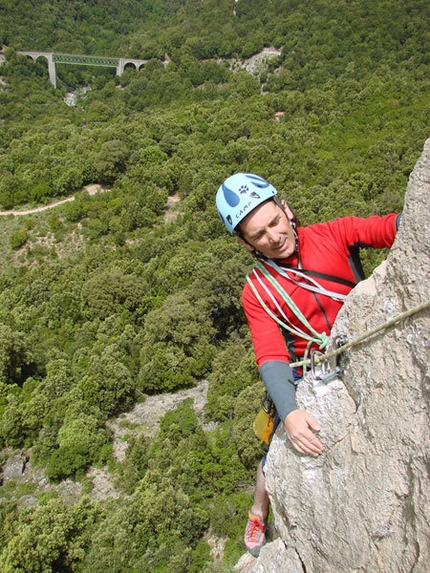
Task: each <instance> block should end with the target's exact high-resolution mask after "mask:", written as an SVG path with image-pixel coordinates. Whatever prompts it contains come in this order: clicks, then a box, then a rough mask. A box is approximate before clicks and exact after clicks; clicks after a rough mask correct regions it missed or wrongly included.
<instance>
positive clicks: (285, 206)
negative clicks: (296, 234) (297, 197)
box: [281, 199, 294, 221]
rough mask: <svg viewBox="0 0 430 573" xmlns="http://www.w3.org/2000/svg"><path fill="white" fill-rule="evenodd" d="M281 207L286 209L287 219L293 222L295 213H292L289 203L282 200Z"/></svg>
mask: <svg viewBox="0 0 430 573" xmlns="http://www.w3.org/2000/svg"><path fill="white" fill-rule="evenodd" d="M281 205H282V207H283V208H284V210H285V212H286V214H287V217H288V218H289V220H290V221H292V220H293V219H294V213H293V212H292V211H291V209H290V208H289V207H288V203H287V202H286V201H285V199H282V200H281Z"/></svg>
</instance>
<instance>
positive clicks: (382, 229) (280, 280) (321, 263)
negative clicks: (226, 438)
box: [216, 173, 400, 557]
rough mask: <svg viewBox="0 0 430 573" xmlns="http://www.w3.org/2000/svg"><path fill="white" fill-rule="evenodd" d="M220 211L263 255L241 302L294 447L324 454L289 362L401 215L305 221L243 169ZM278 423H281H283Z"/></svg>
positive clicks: (320, 328)
mask: <svg viewBox="0 0 430 573" xmlns="http://www.w3.org/2000/svg"><path fill="white" fill-rule="evenodd" d="M216 205H217V209H218V213H219V215H220V217H221V220H222V221H223V223H224V225H225V227H226V228H227V230H228V231H229V233H230V234H232V235H236V237H237V240H238V241H239V242H240V243H241V244H242V245H244V246H245V248H246V249H248V250H249V251H250V253H252V254H253V255H254V256H255V258H256V264H255V266H254V268H253V270H252V271H251V273H250V274H249V275H248V277H247V282H246V284H245V286H244V288H243V293H242V303H243V308H244V311H245V315H246V318H247V321H248V326H249V329H250V333H251V339H252V343H253V347H254V353H255V358H256V362H257V365H258V368H259V374H260V377H261V379H262V381H263V382H264V384H265V386H266V389H267V391H268V393H269V395H270V397H271V399H272V401H273V403H274V405H275V408H276V412H277V420H278V421H282V423H283V424H284V428H285V431H286V434H287V436H288V438H289V440H290V441H291V443H292V445H293V446H294V448H295V449H296V450H297V451H298V452H299V453H300V454H302V455H310V456H314V457H317V456H319V455H320V454H321V453H322V452H323V449H324V446H323V444H322V442H321V440H320V439H319V437H318V432H319V431H320V426H319V424H318V421H317V420H316V419H315V418H314V417H313V416H311V414H309V413H308V412H306V411H304V410H300V409H299V408H298V406H297V404H296V401H295V388H296V384H297V383H298V380H299V379H300V378H301V376H302V371H301V370H299V369H294V370H293V369H292V368H291V367H290V366H289V363H291V362H294V361H296V360H297V359H300V358H302V357H306V356H307V355H308V354H309V352H310V351H311V350H313V349H315V350H316V349H319V350H321V351H323V350H324V349H325V346H326V344H327V339H328V335H329V334H330V331H331V328H332V326H333V323H334V320H335V318H336V316H337V314H338V312H339V310H340V308H341V307H342V305H343V302H344V300H345V298H346V296H347V294H348V293H349V292H350V291H351V289H352V288H353V287H354V286H355V284H356V283H357V282H358V281H360V280H361V279H362V278H363V271H362V267H361V264H360V261H359V258H358V250H359V247H374V248H385V247H391V245H392V243H393V241H394V238H395V235H396V231H397V228H398V224H399V221H400V215H397V214H390V215H386V216H384V217H380V216H376V215H374V216H371V217H369V218H359V217H353V216H350V217H343V218H339V219H336V220H334V221H329V222H326V223H322V224H314V225H310V226H308V227H300V226H299V224H298V221H297V217H296V215H295V214H294V212H293V211H292V209H291V208H290V206H289V205H288V204H287V203H286V202H285V201H281V200H280V199H279V197H278V192H277V190H276V189H275V187H273V185H271V184H270V183H268V182H267V181H266V180H264V179H263V178H262V177H260V176H258V175H255V174H252V173H236V174H234V175H232V176H230V177H228V178H227V179H226V180H225V181H224V183H222V185H221V186H220V187H219V189H218V192H217V196H216ZM276 425H277V423H275V427H274V430H276ZM264 464H265V456H264V457H263V459H262V461H261V462H260V464H259V467H258V470H257V480H256V485H255V491H254V503H253V505H252V508H251V510H250V512H249V516H248V522H247V526H246V529H245V535H244V541H245V545H246V547H247V549H248V550H249V552H250V553H251V554H252V555H254V556H255V557H257V556H258V555H259V552H260V549H261V547H262V546H263V545H264V543H265V542H266V534H265V532H266V522H267V517H268V514H269V497H268V494H267V492H266V488H265V476H264Z"/></svg>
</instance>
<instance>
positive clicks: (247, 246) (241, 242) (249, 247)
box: [236, 237, 255, 253]
mask: <svg viewBox="0 0 430 573" xmlns="http://www.w3.org/2000/svg"><path fill="white" fill-rule="evenodd" d="M236 239H237V241H238V242H239V243H240V244H241V245H244V246H245V247H246V248H247V249H248V251H249V252H250V253H252V252H254V251H255V249H254V247H253V246H252V245H250V244H249V243H247V242H246V241H245V239H242V237H236Z"/></svg>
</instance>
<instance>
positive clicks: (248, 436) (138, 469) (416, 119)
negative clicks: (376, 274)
mask: <svg viewBox="0 0 430 573" xmlns="http://www.w3.org/2000/svg"><path fill="white" fill-rule="evenodd" d="M429 12H430V8H429V4H428V2H425V1H424V0H408V1H407V2H404V1H402V0H380V1H378V2H375V1H374V0H373V1H371V0H313V1H308V0H268V1H267V2H265V3H262V2H257V1H256V0H247V1H245V0H237V1H235V0H217V1H215V0H204V1H201V0H198V1H197V0H180V1H176V2H173V1H172V0H142V1H140V0H115V1H112V0H104V1H103V2H101V1H100V0H76V1H74V2H70V1H66V0H49V1H48V0H46V1H45V0H43V1H40V2H35V1H31V0H14V1H12V0H0V42H1V43H2V45H3V54H4V61H3V63H1V65H0V172H1V178H0V211H1V212H2V214H1V215H0V234H1V242H0V257H1V263H2V264H1V267H0V448H1V452H0V464H3V466H4V464H5V463H6V461H7V460H8V458H10V457H11V456H13V455H14V454H16V453H20V452H21V453H24V454H25V456H27V458H28V459H29V460H31V466H32V467H33V468H37V469H38V470H39V471H41V472H43V476H45V478H46V480H47V481H48V483H49V484H50V485H51V486H52V487H48V488H41V487H40V486H39V485H38V483H36V482H34V481H27V482H25V483H23V482H22V481H20V480H10V481H7V482H5V483H2V486H1V490H0V570H1V572H2V573H12V572H16V573H18V572H20V573H50V572H52V573H54V572H55V573H75V572H76V573H106V572H109V573H185V572H189V573H226V572H230V571H232V570H233V567H234V564H235V563H236V562H237V561H238V559H239V558H240V556H241V555H242V553H243V552H244V546H243V542H242V535H243V528H244V526H245V524H246V519H247V511H248V508H249V506H250V504H251V500H252V497H251V496H252V487H253V483H254V477H255V470H256V467H257V465H258V461H259V459H260V456H261V451H260V448H259V444H258V441H257V439H256V438H255V436H254V434H253V430H252V420H253V418H254V417H255V414H256V412H257V411H258V407H259V403H260V400H261V398H262V394H263V387H262V383H261V382H260V381H259V378H258V371H257V368H256V365H255V363H254V355H253V350H252V346H251V342H250V337H249V334H248V329H247V325H246V321H245V317H244V314H243V311H242V308H241V291H242V287H243V284H244V282H245V276H246V274H247V272H249V270H250V269H251V268H252V264H253V259H252V257H251V256H250V255H249V253H248V251H246V250H245V249H244V248H243V247H242V246H241V245H239V244H238V243H237V242H236V241H235V240H234V239H232V238H231V237H230V236H229V235H228V233H227V232H226V231H225V228H224V227H223V225H222V223H221V221H220V220H219V217H218V215H217V212H216V208H215V201H214V199H215V194H216V191H217V188H218V186H219V185H220V183H221V182H222V181H223V180H224V179H225V178H226V177H227V176H228V175H230V174H232V173H234V172H236V171H251V172H254V173H258V174H260V175H261V176H263V177H265V178H266V179H268V180H269V181H270V182H271V183H272V184H273V185H275V187H276V188H277V189H278V190H279V192H280V195H281V197H283V198H285V199H287V200H288V202H289V204H290V205H291V206H292V207H293V208H294V210H295V211H296V212H297V214H298V216H299V219H300V222H301V224H302V225H308V224H311V223H315V222H320V221H325V220H328V219H334V218H335V217H338V216H343V215H352V214H353V215H358V216H369V215H371V214H385V213H389V212H400V211H401V210H402V208H403V199H404V194H405V191H406V186H407V182H408V176H409V174H410V172H411V171H412V169H413V167H414V165H415V162H416V161H417V159H418V157H419V156H420V153H421V150H422V147H423V144H424V141H425V140H426V138H427V137H428V136H429V107H430V106H429V103H430V80H429V74H428V59H429V50H428V47H429V45H430V42H429V40H430V33H429V28H428V21H429V16H430V13H429ZM268 48H271V49H272V51H273V52H275V55H272V56H271V57H269V56H267V57H266V58H263V59H262V60H261V65H260V66H258V67H257V69H255V68H254V69H251V70H250V69H248V67H247V62H249V59H250V58H252V57H253V56H256V55H257V54H261V52H262V51H263V50H264V49H268ZM21 50H23V51H30V50H34V51H35V50H38V51H52V52H58V53H74V54H89V55H91V54H92V55H100V56H101V55H111V56H117V57H132V58H139V59H147V60H148V62H147V64H146V65H145V66H144V67H143V69H141V71H139V72H137V71H135V70H133V69H127V70H126V71H125V72H124V73H123V74H122V75H121V76H116V75H115V71H114V69H108V68H96V67H84V66H81V67H79V66H78V67H76V66H68V65H65V64H63V65H60V64H59V65H57V76H58V78H57V89H55V88H54V87H53V86H52V85H51V84H50V82H49V79H48V70H47V66H46V62H44V61H43V60H40V59H39V60H38V61H37V62H33V61H32V60H31V59H29V58H26V57H25V56H22V55H20V54H19V53H18V52H19V51H21ZM83 88H84V89H83ZM69 92H74V93H75V94H77V95H76V103H75V105H67V104H66V103H65V97H66V94H67V93H69ZM95 184H97V185H99V186H101V190H102V192H99V193H96V194H91V193H89V192H88V190H87V189H88V186H90V185H95ZM72 195H73V196H74V200H73V201H69V202H67V203H63V204H61V205H59V206H57V207H55V208H52V209H47V210H45V211H35V212H33V213H29V214H27V215H23V214H21V215H17V216H15V215H13V214H12V213H10V214H8V213H7V212H8V211H12V210H15V211H16V210H18V211H24V210H32V209H35V208H37V207H41V206H49V205H50V204H51V203H53V202H55V201H60V200H62V199H66V198H69V197H71V196H72ZM385 255H386V253H374V252H369V251H364V250H363V252H362V260H363V265H364V268H365V270H366V273H367V274H369V273H370V272H371V271H372V269H373V268H374V267H375V266H376V265H377V264H378V263H379V262H380V261H381V260H382V258H383V257H384V256H385ZM202 380H208V382H209V387H208V396H207V403H206V406H205V409H204V415H203V421H204V422H205V423H208V424H209V423H211V425H210V428H211V429H209V430H208V429H204V428H203V426H202V420H201V419H199V417H198V416H197V415H196V413H195V411H194V408H193V404H192V401H191V400H185V401H183V402H182V403H180V404H179V405H178V406H177V407H176V408H174V409H173V410H170V411H168V412H167V413H166V414H165V415H164V416H163V417H162V418H161V421H160V429H159V431H158V433H157V434H156V435H155V436H153V437H148V436H147V435H144V434H143V433H139V432H136V431H133V428H130V432H129V433H128V434H127V435H126V438H125V439H126V440H127V450H126V454H125V459H124V460H122V461H119V460H118V459H117V458H116V457H115V456H114V453H113V448H112V441H113V436H112V430H111V425H110V422H111V421H112V420H118V419H119V420H121V416H122V415H123V414H124V413H126V412H129V411H130V410H131V409H132V408H133V407H134V406H135V405H136V404H141V403H144V402H145V400H147V399H148V397H149V396H154V395H159V394H162V393H166V392H169V393H171V392H178V391H180V390H184V389H187V388H192V387H195V386H196V385H197V384H198V383H199V382H200V381H202ZM90 468H100V469H103V470H106V471H108V472H109V475H110V476H111V479H112V482H113V483H114V485H115V489H116V491H117V492H118V495H117V496H116V497H111V498H108V499H105V500H99V501H95V500H94V499H92V498H91V491H92V488H93V483H92V481H91V478H90V477H89V474H88V472H89V470H90ZM0 476H1V474H0ZM67 480H69V482H70V481H72V482H73V483H76V482H78V483H80V484H81V485H82V492H83V493H82V495H80V496H79V498H77V499H68V498H67V496H64V495H62V494H61V491H62V490H61V488H60V487H57V486H61V484H64V483H69V482H68V481H67ZM213 539H216V540H222V543H223V551H222V555H221V556H218V557H215V556H214V555H213V553H211V544H210V540H213Z"/></svg>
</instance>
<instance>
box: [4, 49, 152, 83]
mask: <svg viewBox="0 0 430 573" xmlns="http://www.w3.org/2000/svg"><path fill="white" fill-rule="evenodd" d="M17 54H21V55H23V56H29V57H30V58H31V59H32V60H33V61H36V60H37V59H38V58H45V59H46V60H47V61H48V73H49V81H50V82H51V84H52V85H53V86H54V87H55V88H56V87H57V71H56V68H55V64H72V65H76V66H102V67H107V68H115V69H116V75H117V76H120V75H121V74H122V73H123V71H124V70H125V68H126V67H127V66H130V65H131V66H133V67H134V68H135V69H136V70H137V71H139V70H140V69H141V68H142V67H143V66H144V65H145V64H146V63H147V61H148V60H137V59H135V58H115V57H110V56H79V55H75V54H55V53H53V52H35V51H28V52H26V51H18V52H17ZM1 59H4V58H1ZM1 59H0V61H1Z"/></svg>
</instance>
